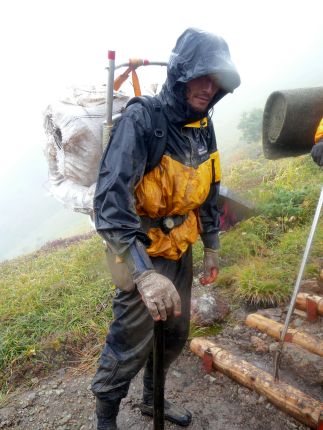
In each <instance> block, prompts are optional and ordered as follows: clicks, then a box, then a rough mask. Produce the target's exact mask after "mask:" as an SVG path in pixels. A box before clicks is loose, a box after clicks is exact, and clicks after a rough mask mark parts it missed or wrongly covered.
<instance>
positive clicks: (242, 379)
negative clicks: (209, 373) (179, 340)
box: [190, 337, 323, 429]
mask: <svg viewBox="0 0 323 430" xmlns="http://www.w3.org/2000/svg"><path fill="white" fill-rule="evenodd" d="M190 348H191V351H193V352H194V353H195V354H197V355H198V356H199V357H203V356H204V353H205V351H206V350H209V351H210V352H211V354H212V356H213V365H214V367H215V368H216V369H217V370H219V371H221V372H222V373H224V374H226V375H227V376H229V377H230V378H232V379H234V380H235V381H238V382H239V383H240V384H243V385H245V386H246V387H248V388H250V389H252V390H255V391H257V392H258V393H259V394H261V395H263V396H266V397H267V398H268V399H269V400H270V401H271V402H272V403H273V404H274V405H276V406H277V407H279V408H280V409H282V410H283V411H284V412H287V413H288V414H290V415H292V416H293V417H294V418H296V419H297V420H299V421H300V422H302V423H303V424H305V425H307V426H309V427H311V428H313V429H317V428H318V424H319V416H320V411H321V410H323V403H322V402H320V401H318V400H316V399H313V398H311V397H309V396H307V395H306V394H304V393H303V392H301V391H299V390H297V389H296V388H294V387H292V386H290V385H288V384H285V383H284V382H281V381H277V382H275V381H274V379H273V377H272V376H271V375H270V374H269V373H267V372H264V371H263V370H261V369H258V368H257V367H255V366H253V365H252V364H250V363H248V362H246V361H244V360H238V359H237V358H236V357H235V356H234V355H232V354H231V353H230V352H228V351H226V350H224V349H223V348H220V347H219V346H218V345H216V344H215V343H214V342H211V341H210V340H207V339H205V338H201V337H200V338H195V339H193V340H192V341H191V344H190Z"/></svg>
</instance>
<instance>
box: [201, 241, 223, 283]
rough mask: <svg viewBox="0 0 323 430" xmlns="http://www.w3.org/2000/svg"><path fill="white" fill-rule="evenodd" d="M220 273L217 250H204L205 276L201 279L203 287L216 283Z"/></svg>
mask: <svg viewBox="0 0 323 430" xmlns="http://www.w3.org/2000/svg"><path fill="white" fill-rule="evenodd" d="M218 273H219V256H218V250H217V249H210V248H204V259H203V276H202V277H201V278H200V283H201V284H202V285H209V284H212V282H214V281H215V280H216V278H217V276H218Z"/></svg>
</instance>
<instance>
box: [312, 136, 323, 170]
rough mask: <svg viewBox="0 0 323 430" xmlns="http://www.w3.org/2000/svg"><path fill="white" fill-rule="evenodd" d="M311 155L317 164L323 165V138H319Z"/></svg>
mask: <svg viewBox="0 0 323 430" xmlns="http://www.w3.org/2000/svg"><path fill="white" fill-rule="evenodd" d="M311 156H312V158H313V160H314V161H315V163H316V164H318V165H319V166H323V140H319V141H318V142H317V143H316V144H315V145H314V146H313V148H312V151H311Z"/></svg>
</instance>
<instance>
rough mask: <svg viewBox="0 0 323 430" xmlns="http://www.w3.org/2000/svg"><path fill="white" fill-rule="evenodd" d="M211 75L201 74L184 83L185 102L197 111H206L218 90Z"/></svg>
mask: <svg viewBox="0 0 323 430" xmlns="http://www.w3.org/2000/svg"><path fill="white" fill-rule="evenodd" d="M219 89H220V88H219V87H218V85H217V84H216V81H215V79H214V78H213V77H212V76H209V75H207V76H201V77H199V78H196V79H192V80H191V81H188V82H187V83H186V97H187V103H188V104H189V105H190V107H191V108H192V109H193V110H195V111H197V112H206V110H207V107H208V105H209V104H210V102H211V100H212V99H213V97H214V96H215V94H216V93H217V92H218V91H219Z"/></svg>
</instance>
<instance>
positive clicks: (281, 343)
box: [274, 187, 323, 380]
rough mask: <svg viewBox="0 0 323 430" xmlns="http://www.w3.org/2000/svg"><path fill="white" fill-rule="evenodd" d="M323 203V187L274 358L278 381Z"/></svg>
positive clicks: (275, 374)
mask: <svg viewBox="0 0 323 430" xmlns="http://www.w3.org/2000/svg"><path fill="white" fill-rule="evenodd" d="M322 203H323V187H322V188H321V194H320V198H319V201H318V204H317V207H316V211H315V214H314V219H313V223H312V227H311V231H310V234H309V236H308V239H307V243H306V247H305V251H304V254H303V259H302V263H301V267H300V270H299V273H298V276H297V280H296V282H295V286H294V292H293V295H292V298H291V301H290V305H289V309H288V312H287V316H286V320H285V325H284V328H283V330H282V333H281V335H280V340H279V346H278V348H277V350H276V353H275V358H274V379H275V380H278V378H279V376H278V369H279V363H280V356H281V353H282V351H283V346H284V341H285V336H286V333H287V330H288V326H289V322H290V318H291V315H292V313H293V311H294V308H295V303H296V298H297V294H298V292H299V289H300V285H301V280H302V277H303V273H304V269H305V265H306V261H307V259H308V255H309V252H310V249H311V246H312V241H313V237H314V233H315V230H316V227H317V223H318V220H319V217H320V213H321V209H322Z"/></svg>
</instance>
